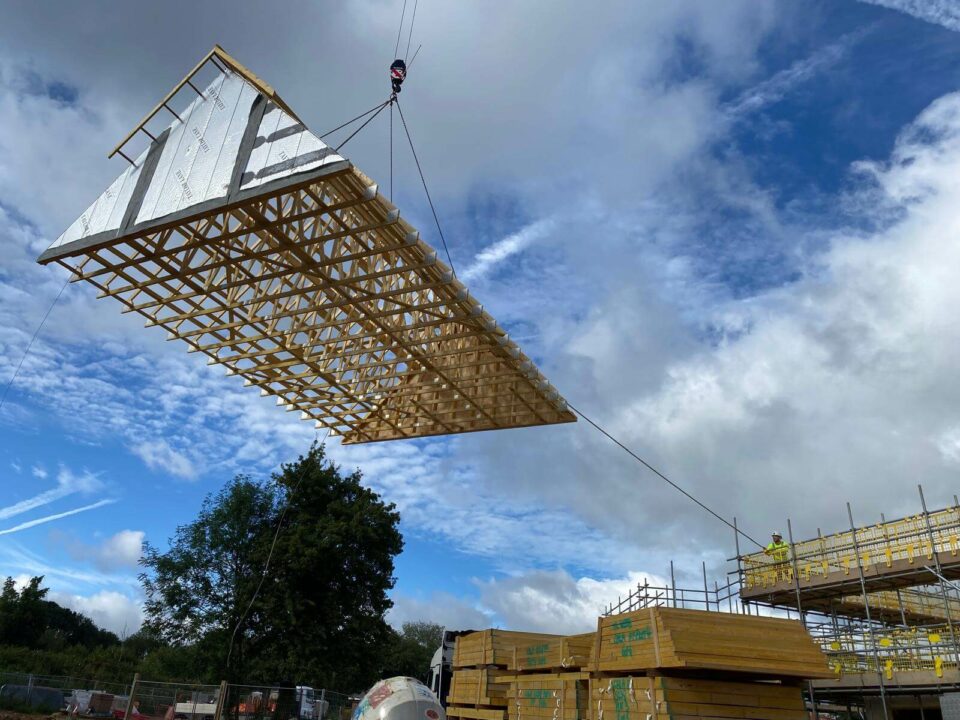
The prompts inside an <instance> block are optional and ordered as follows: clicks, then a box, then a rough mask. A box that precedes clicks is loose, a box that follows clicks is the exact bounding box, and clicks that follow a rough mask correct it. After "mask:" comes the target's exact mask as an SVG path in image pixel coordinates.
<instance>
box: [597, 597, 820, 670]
mask: <svg viewBox="0 0 960 720" xmlns="http://www.w3.org/2000/svg"><path fill="white" fill-rule="evenodd" d="M597 635H598V639H597V661H596V665H595V670H596V671H597V672H599V673H605V674H625V675H628V674H630V673H634V672H637V671H645V672H649V671H657V672H658V673H663V672H665V671H668V670H669V671H671V673H672V674H684V673H689V672H698V673H699V672H701V671H712V672H727V673H738V674H743V675H749V676H752V677H754V678H756V677H765V678H784V677H786V678H805V679H807V678H821V677H830V671H829V668H828V667H827V660H826V657H825V656H824V654H823V652H822V651H821V650H820V648H819V647H818V646H817V645H816V643H814V641H813V638H811V637H810V635H809V634H808V633H807V631H806V630H804V628H803V626H802V625H801V624H800V623H799V622H797V621H795V620H785V619H783V618H769V617H757V616H755V615H733V614H729V613H721V612H705V611H702V610H684V609H680V608H664V607H656V608H647V609H643V610H637V611H634V612H629V613H623V614H621V615H612V616H610V617H604V618H601V619H600V622H599V628H598V630H597Z"/></svg>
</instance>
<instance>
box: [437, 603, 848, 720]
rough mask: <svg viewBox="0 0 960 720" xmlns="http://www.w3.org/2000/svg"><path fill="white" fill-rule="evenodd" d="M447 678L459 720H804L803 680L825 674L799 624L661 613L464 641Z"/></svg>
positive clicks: (491, 633)
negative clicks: (574, 629)
mask: <svg viewBox="0 0 960 720" xmlns="http://www.w3.org/2000/svg"><path fill="white" fill-rule="evenodd" d="M453 668H454V672H453V677H452V679H451V683H450V692H449V695H448V697H447V703H448V707H447V716H448V717H450V718H462V719H463V720H661V719H662V720H685V719H687V718H742V719H744V720H806V719H807V712H806V710H805V707H804V702H803V697H802V695H801V684H802V682H803V681H805V680H808V679H812V678H822V677H828V676H829V670H828V668H827V663H826V658H825V657H824V655H823V653H822V652H821V651H820V649H819V648H818V647H817V645H816V644H815V643H814V642H813V640H812V638H811V637H810V636H809V635H808V634H807V632H806V631H805V630H804V629H803V627H802V626H801V625H800V623H799V622H797V621H794V620H785V619H781V618H766V617H756V616H748V615H733V614H726V613H716V612H704V611H700V610H686V609H680V608H665V607H654V608H644V609H642V610H637V611H634V612H628V613H623V614H620V615H612V616H608V617H602V618H600V619H599V621H598V623H597V631H596V632H593V633H587V634H584V635H572V636H561V635H543V634H534V633H523V632H511V631H506V630H482V631H480V632H475V633H470V634H468V635H463V636H461V637H459V638H457V644H456V649H455V651H454V658H453Z"/></svg>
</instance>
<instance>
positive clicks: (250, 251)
mask: <svg viewBox="0 0 960 720" xmlns="http://www.w3.org/2000/svg"><path fill="white" fill-rule="evenodd" d="M208 64H212V65H213V66H215V67H216V68H217V71H218V72H217V74H216V77H215V78H214V80H213V81H212V82H210V83H208V84H205V85H204V84H203V83H199V84H200V85H201V86H202V89H201V87H197V85H196V84H194V82H193V80H194V79H196V77H197V73H198V72H199V71H200V69H201V68H203V67H205V66H209V65H208ZM188 86H189V88H192V90H193V91H195V96H194V98H193V99H192V101H191V102H190V103H189V105H188V106H187V107H186V108H185V109H183V110H180V111H178V110H175V109H174V108H173V107H172V103H173V97H174V96H175V95H176V94H177V92H178V91H181V90H185V91H187V92H189V90H187V88H188ZM166 111H169V113H170V114H171V116H173V118H174V120H173V122H172V123H171V124H170V125H169V126H168V127H166V128H165V129H164V130H163V131H162V132H160V133H151V132H150V131H149V130H148V129H147V123H148V121H150V120H151V119H153V118H154V117H155V116H156V115H157V113H159V112H166ZM140 131H142V132H143V133H146V134H147V135H149V136H150V138H151V139H152V141H151V142H150V145H149V147H147V148H146V149H145V150H144V151H143V152H142V153H140V154H139V155H138V156H137V157H136V158H130V157H128V155H127V154H126V153H125V152H124V147H125V145H126V143H127V142H128V141H129V140H130V139H131V138H132V137H133V136H135V135H136V134H137V133H138V132H140ZM114 153H119V154H121V155H123V156H124V157H126V158H128V160H130V167H128V168H127V169H126V170H125V171H124V172H123V173H122V174H121V175H120V177H118V178H117V179H116V180H115V181H114V182H113V184H112V185H110V187H109V188H108V189H107V190H106V191H104V193H103V194H101V195H100V197H98V198H97V199H96V201H94V203H93V204H92V205H90V207H89V208H87V210H86V211H85V212H84V213H83V214H82V215H81V216H80V217H79V218H78V219H77V220H76V221H75V222H74V223H73V224H72V225H71V226H70V227H69V228H67V230H66V231H65V232H64V233H63V234H62V235H61V236H60V237H59V238H58V239H57V240H56V241H55V242H54V243H53V244H52V245H51V246H50V247H49V248H48V249H47V250H46V251H45V252H44V253H43V254H42V255H41V256H40V258H39V260H38V262H40V263H43V264H47V263H54V262H55V263H58V264H60V265H63V266H64V267H66V268H68V269H69V270H70V271H71V272H72V273H73V275H72V278H71V279H72V280H73V281H79V280H85V281H87V282H88V283H90V284H91V285H94V286H95V287H97V288H98V289H99V290H100V294H99V296H100V297H113V298H115V299H117V300H119V301H120V302H121V303H123V305H124V306H125V310H124V312H137V313H139V314H141V315H143V316H145V317H146V318H147V323H146V325H147V326H148V327H149V326H158V327H162V328H164V329H165V330H166V331H167V332H168V337H169V339H171V340H173V339H177V340H181V341H183V342H185V343H186V344H187V345H188V346H189V351H190V352H201V353H203V354H205V355H206V356H207V357H208V358H209V360H208V362H209V363H210V364H220V365H223V366H224V367H225V368H226V372H227V374H228V375H240V376H242V377H243V378H244V384H245V385H248V386H254V387H257V388H259V389H260V391H261V394H263V395H273V396H276V398H277V404H278V405H280V406H282V407H284V408H286V409H287V410H299V411H300V413H301V417H302V418H303V419H305V420H313V421H315V423H316V425H317V427H318V428H328V429H329V430H330V432H331V434H333V435H339V436H342V437H343V441H344V443H348V444H349V443H360V442H372V441H378V440H393V439H400V438H416V437H424V436H430V435H442V434H450V433H463V432H472V431H478V430H492V429H499V428H511V427H524V426H533V425H547V424H553V423H564V422H574V421H575V420H576V417H575V416H574V415H573V413H572V412H571V411H570V410H569V409H568V407H567V404H566V402H565V401H564V400H563V398H562V397H561V396H560V395H559V393H558V392H557V391H556V390H555V389H554V388H553V386H552V385H551V384H550V383H549V382H548V381H547V380H546V379H545V378H544V377H543V375H542V374H541V373H540V372H539V371H538V370H537V368H536V366H535V365H534V363H533V362H532V361H531V360H530V358H528V357H527V356H526V355H524V353H523V352H522V351H521V350H520V348H519V347H518V346H517V345H516V343H515V342H514V341H513V340H511V339H510V338H509V336H508V335H507V333H506V332H505V331H504V330H503V329H502V328H501V327H499V326H498V324H497V323H496V321H495V320H494V319H493V318H492V317H491V316H490V315H489V314H488V313H487V312H486V311H485V310H484V309H483V306H482V305H481V304H480V303H479V302H477V300H476V299H474V298H473V297H472V296H471V295H470V293H469V292H468V291H467V288H466V287H465V286H464V285H463V284H462V283H461V282H460V281H459V280H457V278H456V277H455V275H454V273H453V272H452V271H451V269H450V268H449V267H448V266H447V265H445V264H444V263H443V262H442V261H441V260H439V259H438V258H437V254H436V252H435V251H434V250H433V249H432V248H431V247H430V246H429V245H427V244H426V243H425V242H424V241H423V240H421V239H420V236H419V233H418V232H417V231H416V230H415V229H414V228H413V227H412V226H411V225H410V224H409V223H407V222H406V221H405V220H404V219H403V218H401V217H400V213H399V211H398V210H397V208H396V207H395V206H394V205H393V204H392V203H391V202H390V201H389V200H388V199H387V198H385V197H384V196H383V195H382V194H380V192H379V191H378V188H377V185H376V183H374V182H373V181H371V180H370V179H369V178H368V177H367V176H366V175H364V174H363V173H362V172H361V171H360V170H358V169H357V168H356V167H354V166H353V164H352V163H351V162H350V161H349V160H347V159H346V158H345V157H343V156H342V155H340V154H338V152H337V151H336V150H335V149H333V148H331V147H329V146H328V145H326V144H325V143H324V142H322V141H321V140H320V139H319V138H318V137H317V136H316V135H314V134H313V133H311V132H310V131H309V130H308V129H307V128H306V127H305V126H304V125H303V123H302V122H301V121H300V120H299V119H298V118H297V117H296V115H295V114H294V113H293V111H292V110H291V109H290V108H289V107H288V106H287V105H286V104H285V103H284V102H283V101H282V100H281V99H280V98H279V96H278V95H277V94H276V92H275V91H274V90H273V89H272V88H271V87H270V86H268V85H266V84H265V83H264V82H263V81H262V80H260V79H259V78H257V77H256V76H255V75H253V74H252V73H251V72H250V71H249V70H247V69H246V68H244V67H243V66H242V65H240V64H239V63H238V62H237V61H236V60H234V59H233V58H232V57H230V56H229V55H228V54H227V53H225V52H224V51H223V50H222V49H221V48H219V47H215V48H214V49H213V50H212V51H211V52H210V53H209V54H208V55H207V56H206V58H204V60H202V61H201V63H200V64H199V65H197V67H195V68H194V70H193V71H191V73H190V74H188V75H187V76H186V77H185V78H184V80H183V81H181V82H180V83H179V84H178V85H177V86H176V87H175V88H174V90H173V91H171V93H170V94H168V95H167V97H166V98H164V100H162V101H161V103H160V104H158V105H157V107H156V108H155V109H154V110H153V112H152V113H151V114H149V115H148V116H147V117H146V118H145V119H144V121H143V122H141V123H140V125H139V126H138V127H137V128H135V129H134V131H133V132H132V133H131V134H130V135H128V136H127V138H125V139H124V141H122V142H121V144H120V145H119V146H118V147H117V148H116V149H115V150H114V152H113V153H111V156H112V155H113V154H114Z"/></svg>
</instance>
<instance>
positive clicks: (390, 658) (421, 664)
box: [381, 621, 443, 680]
mask: <svg viewBox="0 0 960 720" xmlns="http://www.w3.org/2000/svg"><path fill="white" fill-rule="evenodd" d="M442 637H443V627H442V626H441V625H437V624H436V623H431V622H424V621H418V622H405V623H403V626H402V627H401V630H400V632H399V633H398V632H396V631H395V630H391V636H390V641H389V649H388V651H387V652H386V653H385V655H384V659H385V665H384V667H383V670H382V672H381V674H382V675H383V676H384V677H391V676H395V675H406V676H407V677H413V678H417V679H418V680H426V679H427V674H428V673H429V671H430V661H431V660H432V659H433V654H434V653H435V652H436V651H437V648H439V647H440V641H441V639H442Z"/></svg>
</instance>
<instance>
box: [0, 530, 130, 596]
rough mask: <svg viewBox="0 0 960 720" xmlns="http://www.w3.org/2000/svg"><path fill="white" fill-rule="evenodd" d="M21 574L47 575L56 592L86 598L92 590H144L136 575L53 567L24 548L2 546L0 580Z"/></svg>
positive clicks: (54, 565)
mask: <svg viewBox="0 0 960 720" xmlns="http://www.w3.org/2000/svg"><path fill="white" fill-rule="evenodd" d="M18 574H19V575H27V576H28V577H33V576H36V575H43V576H44V578H46V582H48V583H49V584H50V587H52V588H53V589H55V590H59V591H64V592H67V591H69V592H72V593H74V594H83V593H84V591H89V590H90V589H92V588H106V589H109V588H117V587H123V588H126V589H127V590H128V592H129V591H132V590H136V589H138V588H139V587H140V583H139V581H138V580H137V577H136V575H132V574H122V573H116V572H99V571H94V570H87V569H83V568H75V567H70V565H69V564H65V563H60V562H58V563H56V564H52V563H51V562H49V561H47V560H46V559H45V558H43V557H41V556H39V555H37V553H35V552H33V551H32V550H29V549H27V548H26V547H24V546H23V545H21V544H18V543H12V542H11V543H6V544H3V545H0V576H4V575H18ZM98 591H99V590H98Z"/></svg>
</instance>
